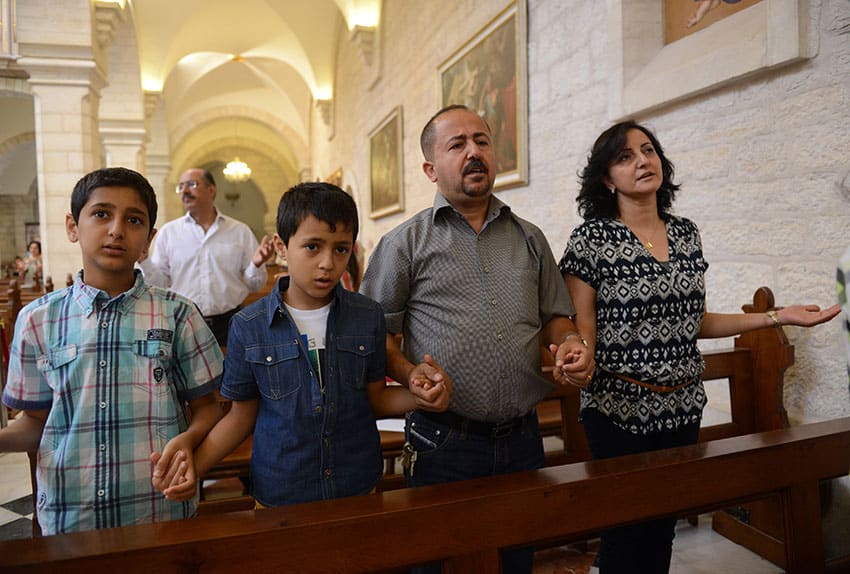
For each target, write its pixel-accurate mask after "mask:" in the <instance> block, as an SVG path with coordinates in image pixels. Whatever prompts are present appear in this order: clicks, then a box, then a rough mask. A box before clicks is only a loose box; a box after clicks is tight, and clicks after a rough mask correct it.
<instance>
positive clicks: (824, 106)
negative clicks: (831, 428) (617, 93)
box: [313, 0, 850, 422]
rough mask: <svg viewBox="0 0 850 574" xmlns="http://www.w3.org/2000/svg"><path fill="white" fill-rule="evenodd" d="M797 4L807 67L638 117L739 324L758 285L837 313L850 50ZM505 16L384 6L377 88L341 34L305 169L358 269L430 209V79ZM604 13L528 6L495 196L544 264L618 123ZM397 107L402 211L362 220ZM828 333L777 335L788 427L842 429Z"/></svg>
mask: <svg viewBox="0 0 850 574" xmlns="http://www.w3.org/2000/svg"><path fill="white" fill-rule="evenodd" d="M647 4H652V2H647ZM656 4H658V3H657V2H656ZM807 4H808V12H805V11H804V12H803V15H804V22H803V26H804V27H805V30H804V32H806V34H804V35H803V37H804V38H806V37H807V38H808V42H809V46H808V48H809V52H810V54H811V55H812V57H811V58H809V59H805V60H802V61H800V62H797V63H792V64H789V65H784V66H780V67H777V68H775V69H767V70H762V71H758V72H757V73H755V74H754V75H752V76H750V77H747V78H743V79H740V80H738V81H735V82H733V83H731V84H729V85H727V86H725V87H719V88H714V89H710V90H708V91H707V92H705V93H702V94H701V95H697V96H693V97H690V98H688V99H685V100H682V101H678V102H676V103H673V104H669V105H665V106H661V107H659V108H656V109H654V110H652V111H647V112H642V113H641V114H639V115H637V116H636V117H637V119H638V120H639V121H642V122H644V123H646V124H647V125H648V126H650V127H651V128H652V129H653V130H655V132H656V133H657V135H658V137H659V139H660V140H661V142H662V144H663V145H664V147H665V151H666V153H667V155H668V156H669V157H670V158H671V159H672V160H673V162H674V163H675V165H676V168H677V170H676V178H677V181H678V182H679V183H681V184H682V191H681V193H680V195H679V197H678V200H677V204H676V206H675V208H676V212H677V213H678V214H679V215H683V216H686V217H689V218H691V219H693V220H694V221H696V222H697V224H698V225H699V226H700V228H701V230H702V234H703V242H704V244H705V252H706V256H707V258H708V259H709V262H710V264H711V267H710V269H709V272H708V276H707V280H708V307H709V309H710V310H712V311H716V312H736V311H738V310H739V308H740V305H741V304H742V303H743V302H745V301H747V300H748V299H749V298H750V297H751V296H752V294H753V292H754V291H755V289H756V288H758V287H759V286H761V285H767V286H769V287H771V288H772V289H773V291H774V293H775V294H776V299H777V303H778V304H779V305H787V304H791V303H802V302H806V303H809V302H813V303H818V304H820V305H823V306H827V305H830V304H832V303H833V302H834V300H835V288H834V275H835V265H836V262H837V260H838V257H839V256H840V255H841V253H842V252H843V251H844V249H845V248H846V247H847V245H848V244H850V235H848V233H847V231H846V230H847V229H848V227H849V226H850V208H848V205H847V201H848V197H847V194H848V190H847V189H843V188H842V184H841V182H842V181H846V179H845V178H846V177H847V173H848V171H850V155H848V153H847V150H848V149H850V131H848V130H847V126H848V125H850V35H848V34H846V33H845V34H843V35H842V34H840V33H839V28H840V23H841V22H842V21H846V20H847V18H848V17H850V3H848V2H847V1H846V0H824V1H822V2H820V1H813V2H810V3H806V2H803V3H802V5H807ZM504 5H505V4H504V3H503V2H494V1H486V0H463V1H460V2H457V1H455V2H449V1H447V0H433V1H429V2H421V3H417V6H416V10H411V9H409V5H408V4H407V3H399V2H384V4H383V13H382V15H381V27H380V30H379V34H380V38H379V49H380V53H379V55H377V56H376V60H377V61H376V62H375V63H373V66H380V69H379V71H378V74H377V75H378V80H377V81H376V82H374V84H373V83H372V80H373V78H374V76H375V75H376V70H374V69H373V68H369V67H367V66H366V65H365V64H364V63H363V62H362V61H361V58H360V54H359V51H358V48H356V47H355V46H354V44H353V43H352V42H351V41H350V40H349V37H348V31H347V30H340V32H339V45H340V48H339V53H338V66H337V78H336V94H335V100H334V105H335V113H334V121H335V124H334V126H333V129H332V130H331V129H328V130H324V129H322V127H321V126H318V127H316V123H315V122H314V130H313V131H314V135H315V136H317V137H314V141H313V157H314V158H321V160H320V163H318V164H317V165H316V166H315V168H314V171H315V174H316V175H317V176H324V175H326V174H325V172H326V171H327V172H328V173H329V172H330V171H331V170H333V169H335V168H336V167H339V166H342V167H343V171H344V183H345V184H348V185H351V186H352V188H353V189H354V191H355V195H356V197H357V199H358V205H359V207H360V209H361V219H362V227H361V229H362V232H361V233H362V236H361V239H362V241H363V244H364V245H365V246H366V249H367V256H368V252H369V249H370V248H371V247H373V246H374V245H375V243H376V242H377V240H378V239H379V238H380V236H381V235H382V234H383V233H384V232H386V231H387V230H389V229H391V228H392V227H394V226H395V225H397V224H398V223H400V222H401V221H403V220H404V219H406V218H408V217H410V216H411V215H413V214H414V213H415V212H417V211H419V210H420V209H422V208H425V207H428V206H430V205H431V202H432V199H433V195H434V192H435V190H434V187H433V186H432V185H431V184H430V183H429V182H428V181H427V179H426V178H425V176H424V174H423V173H422V170H421V164H422V156H421V153H420V151H419V144H418V138H419V131H420V130H421V128H422V126H423V125H424V124H425V122H426V121H427V119H428V118H429V117H430V116H431V115H432V114H433V113H434V111H436V109H437V102H436V82H437V68H438V67H439V66H440V64H441V63H442V62H443V61H444V60H446V59H447V58H449V57H450V56H451V55H452V54H453V53H454V52H455V50H457V49H458V48H459V47H460V46H461V45H463V43H464V42H466V40H467V39H469V38H471V37H472V36H473V35H474V34H476V33H477V32H478V31H479V30H481V29H482V28H483V27H484V26H485V25H486V24H487V23H488V22H489V21H490V19H492V18H493V17H494V16H496V15H497V14H498V13H499V12H500V10H501V9H502V8H503V6H504ZM616 9H619V2H614V1H609V2H608V3H597V2H579V1H560V0H529V3H528V109H529V116H528V132H529V174H530V183H529V185H528V186H525V187H519V188H515V189H509V190H505V191H500V192H499V196H500V198H502V199H503V200H505V201H506V202H507V203H509V204H510V205H511V206H512V207H513V208H514V210H515V211H516V212H517V213H519V214H520V215H522V216H524V217H526V218H528V219H530V220H531V221H533V222H535V223H536V224H538V225H539V226H540V227H541V228H542V229H543V231H544V233H545V234H546V235H547V237H548V238H549V240H550V242H551V244H552V250H553V251H554V252H555V253H556V255H560V253H561V251H562V250H563V248H564V246H565V244H566V241H567V239H568V237H569V234H570V232H571V230H572V229H573V228H574V227H575V226H576V225H577V224H578V223H579V217H578V215H577V214H576V210H575V195H576V192H577V187H578V186H577V183H576V180H577V176H576V173H577V171H578V170H579V169H580V168H581V167H582V165H583V162H584V161H585V159H586V156H587V153H588V151H589V148H590V145H591V144H592V142H593V140H594V139H595V138H596V136H597V135H598V134H599V132H601V131H602V130H603V129H604V128H606V127H607V126H609V125H610V124H611V123H612V121H614V120H615V119H616V118H614V117H612V115H611V112H610V109H609V99H610V98H609V95H610V91H611V90H612V89H619V88H620V86H618V84H617V83H616V82H615V81H614V80H613V78H612V73H611V72H612V64H611V62H612V59H613V58H614V55H613V54H612V53H611V46H612V44H614V45H616V42H612V34H618V33H619V34H622V33H623V32H622V31H621V30H620V29H619V28H617V27H616V26H612V22H613V23H617V22H618V20H617V17H616V16H618V14H616V13H612V11H613V10H616ZM623 26H624V28H626V29H627V28H628V22H626V23H625V24H624V25H623ZM731 40H732V39H730V41H731ZM399 105H401V106H402V109H403V120H404V143H403V147H404V155H403V161H404V193H405V199H404V202H405V208H406V209H405V212H404V213H400V214H397V215H390V216H387V217H384V218H381V219H378V220H371V219H369V217H368V204H369V187H368V186H369V170H368V166H369V148H368V134H369V131H370V130H372V129H373V128H374V127H375V126H376V125H377V124H378V122H380V121H381V119H382V118H383V117H385V115H386V114H387V113H389V112H390V111H391V110H392V109H393V108H394V107H395V106H399ZM331 133H332V135H331ZM317 161H319V160H317ZM845 185H846V184H845ZM840 329H841V326H840V322H839V321H833V322H832V323H831V324H829V325H826V326H823V327H820V328H818V329H814V330H811V331H805V330H802V329H799V328H793V327H791V328H787V329H786V332H787V334H788V336H789V339H790V340H791V342H792V343H793V344H794V345H795V346H796V359H797V362H796V365H795V366H794V367H793V368H792V369H791V370H790V371H789V372H788V374H787V377H786V381H787V386H786V406H787V408H788V411H789V415H790V416H791V418H792V420H794V421H795V422H808V421H814V420H820V419H826V418H833V417H838V416H847V415H850V397H848V393H847V375H846V369H845V366H844V351H843V348H842V346H841V344H842V340H841V336H840ZM715 344H719V345H727V344H729V342H728V341H721V342H719V343H715Z"/></svg>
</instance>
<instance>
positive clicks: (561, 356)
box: [549, 337, 596, 388]
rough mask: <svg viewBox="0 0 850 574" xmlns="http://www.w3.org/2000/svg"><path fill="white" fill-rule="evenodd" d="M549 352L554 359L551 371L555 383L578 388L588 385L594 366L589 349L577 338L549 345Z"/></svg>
mask: <svg viewBox="0 0 850 574" xmlns="http://www.w3.org/2000/svg"><path fill="white" fill-rule="evenodd" d="M549 352H551V353H552V356H553V357H554V358H555V368H554V370H553V371H552V376H553V377H554V379H555V382H557V383H560V384H562V385H563V384H571V385H575V386H577V387H579V388H584V387H586V386H587V385H588V383H590V380H591V379H592V378H593V372H594V370H595V369H596V364H595V361H594V360H593V356H592V355H591V353H590V349H588V348H587V347H586V346H585V344H584V342H583V341H582V340H581V339H580V338H579V337H571V338H569V339H567V340H566V341H564V342H563V343H561V344H560V345H549Z"/></svg>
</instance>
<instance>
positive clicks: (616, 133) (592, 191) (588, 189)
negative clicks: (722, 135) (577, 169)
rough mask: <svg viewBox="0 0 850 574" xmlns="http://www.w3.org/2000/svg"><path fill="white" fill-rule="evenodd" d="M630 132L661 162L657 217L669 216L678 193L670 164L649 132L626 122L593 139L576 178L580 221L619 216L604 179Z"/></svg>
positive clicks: (631, 122) (613, 197) (612, 196)
mask: <svg viewBox="0 0 850 574" xmlns="http://www.w3.org/2000/svg"><path fill="white" fill-rule="evenodd" d="M633 129H634V130H640V131H642V132H643V133H645V134H646V137H648V138H649V141H650V142H652V146H653V147H654V148H655V152H656V153H657V154H658V158H659V159H660V160H661V171H662V181H661V187H660V188H659V189H658V193H657V194H656V199H657V201H658V215H659V216H666V215H668V214H669V213H670V210H671V208H672V206H673V200H674V199H675V198H676V192H677V191H678V190H679V186H678V185H677V184H674V183H673V162H671V161H670V160H669V159H667V156H665V155H664V150H663V149H662V148H661V143H660V142H659V141H658V139H657V138H656V137H655V135H654V134H653V133H652V132H651V131H649V129H647V128H645V127H643V126H642V125H640V124H639V123H637V122H636V121H634V120H626V121H624V122H620V123H618V124H615V125H613V126H611V127H610V128H608V129H607V130H605V131H604V132H602V134H601V135H600V136H599V137H598V138H596V142H595V143H594V144H593V148H591V150H590V155H589V156H588V157H587V165H586V166H585V167H584V169H583V170H581V173H580V174H579V183H580V184H581V189H580V190H579V192H578V197H577V198H576V201H577V202H578V213H579V215H581V216H582V217H583V218H584V219H596V218H609V219H613V218H615V217H617V216H618V215H619V210H618V209H617V195H616V194H614V193H611V191H610V190H609V189H608V187H607V186H606V185H605V178H606V177H608V170H609V168H610V167H611V164H612V163H614V161H615V160H616V159H617V157H618V156H619V154H620V152H621V151H622V150H623V148H624V147H625V145H626V134H628V132H629V130H633Z"/></svg>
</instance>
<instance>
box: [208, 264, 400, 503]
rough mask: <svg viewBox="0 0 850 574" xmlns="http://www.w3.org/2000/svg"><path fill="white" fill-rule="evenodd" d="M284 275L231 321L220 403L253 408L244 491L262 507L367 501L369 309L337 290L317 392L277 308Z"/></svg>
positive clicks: (374, 445) (378, 333)
mask: <svg viewBox="0 0 850 574" xmlns="http://www.w3.org/2000/svg"><path fill="white" fill-rule="evenodd" d="M288 286H289V277H283V278H281V279H280V280H278V282H277V284H276V285H275V287H274V289H273V290H272V292H271V293H270V294H269V295H267V296H266V297H263V298H262V299H260V300H259V301H256V302H255V303H253V304H251V305H249V306H248V307H246V308H245V309H242V310H241V311H240V312H239V313H237V314H236V315H234V316H233V322H232V324H231V326H230V339H229V340H228V345H227V356H226V358H225V369H224V372H225V375H224V380H223V381H222V385H221V394H222V396H223V397H225V398H227V399H230V400H234V401H246V400H255V399H257V400H259V410H258V412H257V421H256V424H255V426H254V449H253V453H252V455H251V483H252V484H251V486H252V492H253V495H254V497H255V498H256V499H257V501H258V502H260V504H262V505H263V506H281V505H284V504H293V503H297V502H310V501H313V500H324V499H330V498H338V497H341V496H353V495H357V494H367V493H368V492H369V491H371V490H372V489H373V488H374V487H375V485H376V484H377V483H378V480H379V479H380V477H381V470H382V468H381V467H382V455H381V439H380V435H379V434H378V429H377V426H376V425H375V415H374V414H373V412H372V407H371V404H370V403H369V397H368V394H367V391H366V386H367V384H368V383H369V382H374V381H383V380H384V374H385V372H386V338H387V336H386V333H387V331H386V325H385V323H384V318H383V314H382V313H381V309H380V307H379V306H378V304H377V303H375V302H374V301H370V300H369V299H367V298H366V297H363V296H362V295H360V294H358V293H351V292H349V291H346V290H344V289H343V288H342V287H341V286H339V285H338V286H337V287H336V288H335V289H334V299H333V301H332V303H331V308H330V313H329V314H328V320H327V327H326V331H325V344H326V348H325V360H324V363H323V365H324V367H323V369H324V372H323V373H322V379H323V381H324V391H323V390H322V388H320V386H319V380H318V376H317V375H318V374H317V373H315V372H314V370H313V366H312V365H311V362H310V357H309V355H308V351H307V348H306V347H305V346H304V343H303V341H302V338H301V337H300V335H299V333H298V329H297V327H296V326H295V322H294V321H293V320H292V318H291V316H290V315H289V313H288V312H287V310H286V308H285V306H284V304H283V303H282V302H281V293H282V292H283V291H286V289H287V288H288Z"/></svg>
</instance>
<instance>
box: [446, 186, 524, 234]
mask: <svg viewBox="0 0 850 574" xmlns="http://www.w3.org/2000/svg"><path fill="white" fill-rule="evenodd" d="M445 210H451V211H453V212H455V213H457V214H458V215H460V212H459V211H457V210H456V209H455V208H454V207H453V206H452V204H451V203H449V200H448V199H446V196H445V195H443V194H442V193H440V192H439V191H438V192H437V195H436V197H435V198H434V207H433V208H432V209H431V222H432V223H435V222H436V221H437V214H438V213H439V212H441V211H445ZM502 212H505V213H508V214H510V213H511V208H510V206H509V205H508V204H507V203H505V202H504V201H502V200H501V199H499V198H498V197H496V196H495V195H492V194H491V195H490V205H489V206H488V207H487V219H485V220H484V227H487V224H489V223H490V222H492V221H493V220H495V219H496V218H497V217H499V215H501V214H502Z"/></svg>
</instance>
